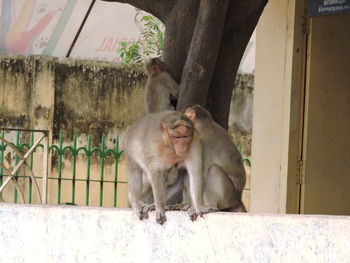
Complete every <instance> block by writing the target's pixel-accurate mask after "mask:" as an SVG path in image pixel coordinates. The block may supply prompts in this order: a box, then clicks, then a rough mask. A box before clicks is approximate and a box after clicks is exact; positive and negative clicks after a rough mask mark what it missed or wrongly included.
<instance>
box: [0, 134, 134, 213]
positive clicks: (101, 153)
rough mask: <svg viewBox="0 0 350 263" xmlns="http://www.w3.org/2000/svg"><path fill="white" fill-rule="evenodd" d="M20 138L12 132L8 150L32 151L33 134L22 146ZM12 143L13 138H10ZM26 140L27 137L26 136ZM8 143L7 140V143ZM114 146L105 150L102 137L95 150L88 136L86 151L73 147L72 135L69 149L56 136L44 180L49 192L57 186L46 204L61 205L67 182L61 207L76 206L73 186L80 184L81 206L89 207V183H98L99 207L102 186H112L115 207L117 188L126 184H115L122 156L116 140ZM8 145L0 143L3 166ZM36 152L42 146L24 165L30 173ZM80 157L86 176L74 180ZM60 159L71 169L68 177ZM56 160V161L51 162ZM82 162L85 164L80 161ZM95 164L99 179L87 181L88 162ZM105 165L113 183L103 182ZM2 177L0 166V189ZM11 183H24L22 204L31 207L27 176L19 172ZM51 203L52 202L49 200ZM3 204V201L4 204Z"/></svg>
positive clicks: (100, 204) (14, 194)
mask: <svg viewBox="0 0 350 263" xmlns="http://www.w3.org/2000/svg"><path fill="white" fill-rule="evenodd" d="M22 135H23V134H22V133H21V132H20V131H16V132H15V139H14V142H11V145H10V146H12V147H15V148H16V149H17V150H19V151H21V152H22V151H24V150H25V149H29V148H31V147H32V145H33V142H34V133H33V132H32V133H30V135H29V142H23V141H22V137H23V136H22ZM0 137H3V138H5V132H4V130H2V131H1V132H0ZM11 137H12V139H13V136H11ZM27 137H28V136H27ZM7 141H8V140H7ZM115 141H116V142H115V146H114V148H111V149H108V148H106V143H105V137H104V136H102V140H101V144H100V146H99V147H93V146H92V143H91V136H88V138H87V145H86V147H77V136H76V135H74V137H73V145H68V146H65V145H64V144H63V135H62V133H61V134H60V136H59V140H58V144H53V145H50V146H49V154H50V157H51V158H49V160H51V172H50V173H49V176H48V184H49V188H50V184H53V183H54V182H56V184H57V198H56V202H52V201H51V202H50V203H56V204H61V203H62V198H61V196H62V192H63V191H67V189H63V188H62V187H63V182H65V181H66V182H70V184H71V198H70V200H69V202H65V203H71V204H75V203H76V184H77V182H83V183H84V184H85V205H90V186H91V184H92V183H98V184H99V206H103V205H104V200H103V193H104V187H105V185H106V184H112V185H113V206H114V207H117V205H118V195H117V193H118V186H119V185H120V184H126V183H127V182H126V181H121V180H118V165H119V160H120V157H121V154H122V151H120V150H119V140H118V137H117V138H116V140H115ZM8 148H10V147H9V145H8V144H7V143H6V142H5V141H0V164H3V165H4V161H5V154H8V152H9V151H11V150H10V149H8ZM40 148H41V149H42V148H43V145H41V144H39V145H38V146H37V148H36V150H35V152H34V153H33V154H31V155H30V157H29V160H28V161H27V164H28V166H29V167H30V169H33V168H34V162H33V160H34V155H35V154H36V152H37V151H39V150H40ZM14 155H15V158H14V160H13V161H14V165H17V164H18V162H19V161H20V160H19V157H18V155H17V154H16V153H14ZM79 156H83V157H84V158H85V159H86V164H85V165H86V174H85V178H77V176H76V175H77V161H78V157H79ZM64 159H69V160H70V162H71V165H72V171H71V173H70V174H67V171H65V172H64V174H63V165H64ZM55 160H56V161H55ZM84 161H85V160H84ZM92 161H94V162H98V163H99V178H98V179H92V178H91V162H92ZM106 161H108V165H113V167H114V168H113V170H114V174H113V180H107V179H105V166H106ZM54 170H55V171H57V174H56V176H53V172H52V171H54ZM5 176H6V175H5V174H4V169H3V168H1V166H0V186H1V185H2V184H3V178H4V177H5ZM14 177H15V179H16V180H18V179H20V178H22V179H23V180H25V181H26V187H27V189H28V191H27V201H26V203H30V204H31V203H32V197H33V187H32V184H33V182H32V180H31V179H30V177H29V176H27V175H25V174H22V173H20V172H17V173H16V174H15V175H14ZM34 177H35V178H36V179H39V180H41V179H42V178H43V177H42V176H37V175H35V176H34ZM51 200H52V198H51ZM6 201H7V200H6ZM13 202H14V203H17V202H18V193H17V189H16V188H14V189H13Z"/></svg>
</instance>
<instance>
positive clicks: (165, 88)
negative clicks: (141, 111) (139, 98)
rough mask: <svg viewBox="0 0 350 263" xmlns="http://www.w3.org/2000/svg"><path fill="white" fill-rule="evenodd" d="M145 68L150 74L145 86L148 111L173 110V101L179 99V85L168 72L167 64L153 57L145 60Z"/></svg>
mask: <svg viewBox="0 0 350 263" xmlns="http://www.w3.org/2000/svg"><path fill="white" fill-rule="evenodd" d="M144 68H145V71H146V73H147V75H148V79H147V83H146V88H145V108H146V113H154V112H160V111H167V110H173V109H174V108H173V107H172V103H174V101H176V99H177V95H178V90H179V85H178V84H177V83H176V81H175V80H173V78H172V77H171V76H170V74H169V73H168V72H167V65H166V64H165V63H164V62H163V61H161V60H160V58H151V59H149V60H147V61H146V62H145V64H144ZM175 104H176V103H175ZM175 106H176V105H175Z"/></svg>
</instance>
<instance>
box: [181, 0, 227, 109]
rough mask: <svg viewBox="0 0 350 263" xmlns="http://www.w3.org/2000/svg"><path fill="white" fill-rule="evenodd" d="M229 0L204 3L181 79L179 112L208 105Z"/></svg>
mask: <svg viewBox="0 0 350 263" xmlns="http://www.w3.org/2000/svg"><path fill="white" fill-rule="evenodd" d="M228 2H229V1H228V0H220V1H213V0H201V3H200V6H199V11H198V15H197V21H196V25H195V28H194V33H193V37H192V41H191V46H190V50H189V52H188V56H187V60H186V63H185V67H184V70H183V73H182V77H181V84H180V94H179V101H178V106H177V110H180V111H184V110H185V109H186V107H188V106H191V105H193V104H200V105H202V106H205V104H206V101H207V94H208V89H209V85H210V82H211V78H212V75H213V72H214V68H215V62H216V59H217V55H218V51H219V47H220V42H221V36H222V32H223V29H224V23H225V16H226V12H227V6H228ZM213 25H215V26H213Z"/></svg>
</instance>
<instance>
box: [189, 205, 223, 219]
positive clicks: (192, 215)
mask: <svg viewBox="0 0 350 263" xmlns="http://www.w3.org/2000/svg"><path fill="white" fill-rule="evenodd" d="M217 211H219V210H218V209H217V208H212V207H209V206H202V207H200V208H199V209H198V211H196V209H194V207H193V206H191V207H190V208H189V209H188V214H189V216H190V219H191V220H192V221H195V220H197V217H198V216H200V217H203V215H204V214H208V213H213V212H217Z"/></svg>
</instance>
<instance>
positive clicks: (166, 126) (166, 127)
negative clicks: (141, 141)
mask: <svg viewBox="0 0 350 263" xmlns="http://www.w3.org/2000/svg"><path fill="white" fill-rule="evenodd" d="M161 125H162V130H163V131H166V132H168V124H166V123H165V122H162V124H161Z"/></svg>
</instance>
